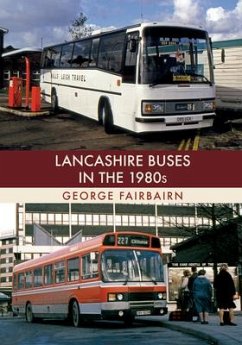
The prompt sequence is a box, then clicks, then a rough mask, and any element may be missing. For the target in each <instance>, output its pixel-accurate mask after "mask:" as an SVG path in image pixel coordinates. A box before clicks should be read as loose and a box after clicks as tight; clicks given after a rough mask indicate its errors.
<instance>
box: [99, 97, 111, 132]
mask: <svg viewBox="0 0 242 345" xmlns="http://www.w3.org/2000/svg"><path fill="white" fill-rule="evenodd" d="M101 111H102V113H101V117H102V123H103V127H104V130H105V132H106V133H107V134H112V133H114V125H113V114H112V110H111V107H110V104H109V103H108V101H106V102H104V103H103V105H102V110H101Z"/></svg>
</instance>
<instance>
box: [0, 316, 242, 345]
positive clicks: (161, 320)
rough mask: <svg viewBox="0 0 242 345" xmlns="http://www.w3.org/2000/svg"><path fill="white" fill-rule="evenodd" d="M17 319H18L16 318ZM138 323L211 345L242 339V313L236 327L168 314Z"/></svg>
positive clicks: (232, 343) (234, 344)
mask: <svg viewBox="0 0 242 345" xmlns="http://www.w3.org/2000/svg"><path fill="white" fill-rule="evenodd" d="M11 318H13V316H12V313H9V314H4V315H3V316H1V315H0V325H1V320H6V319H11ZM16 318H18V317H16ZM137 320H138V321H139V322H142V323H145V324H149V323H151V324H158V325H160V326H161V327H164V328H169V329H171V330H174V331H178V332H181V333H184V334H189V335H191V336H193V337H197V338H199V339H203V340H205V341H207V342H208V343H209V344H211V345H238V344H241V339H242V313H241V312H237V313H236V312H235V322H236V324H237V326H236V327H233V326H227V325H225V326H223V327H221V326H220V325H219V318H218V315H217V314H210V315H209V323H208V325H204V324H201V323H200V322H192V321H169V313H168V315H166V316H158V317H157V316H153V317H152V316H147V317H140V318H137Z"/></svg>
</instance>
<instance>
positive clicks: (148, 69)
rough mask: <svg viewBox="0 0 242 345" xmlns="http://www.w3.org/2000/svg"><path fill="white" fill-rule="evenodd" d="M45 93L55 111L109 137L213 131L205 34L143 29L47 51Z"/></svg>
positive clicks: (160, 27) (156, 26)
mask: <svg viewBox="0 0 242 345" xmlns="http://www.w3.org/2000/svg"><path fill="white" fill-rule="evenodd" d="M41 65H42V67H41V76H40V85H41V92H42V95H43V97H44V99H45V100H46V101H47V102H49V103H51V105H52V108H53V109H54V110H56V109H57V108H58V107H60V108H64V109H67V110H70V111H73V112H75V113H77V114H81V115H84V116H87V117H89V118H91V119H94V120H96V121H99V123H101V124H103V126H104V128H105V130H106V132H107V133H111V132H112V131H113V129H114V128H115V126H116V127H120V128H123V129H126V130H129V131H132V132H135V133H145V132H146V133H147V132H160V131H171V130H172V131H175V130H184V129H197V128H204V127H210V126H212V125H213V120H214V118H215V85H214V76H213V61H212V53H211V46H210V41H209V37H208V34H207V32H206V31H204V30H202V29H200V28H195V27H185V26H181V25H180V26H179V25H165V24H161V23H142V24H138V25H134V26H130V27H125V28H122V29H117V30H112V31H109V32H105V31H102V30H100V32H99V33H98V32H94V33H93V35H92V36H90V37H86V38H83V39H81V40H78V41H74V42H73V41H72V42H65V43H62V44H58V45H55V46H51V47H46V48H44V50H43V55H42V64H41Z"/></svg>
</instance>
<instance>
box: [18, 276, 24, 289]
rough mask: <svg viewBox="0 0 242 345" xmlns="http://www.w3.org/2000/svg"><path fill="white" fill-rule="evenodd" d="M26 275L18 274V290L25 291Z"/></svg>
mask: <svg viewBox="0 0 242 345" xmlns="http://www.w3.org/2000/svg"><path fill="white" fill-rule="evenodd" d="M24 278H25V277H24V273H19V274H18V289H23V288H24V283H25V279H24Z"/></svg>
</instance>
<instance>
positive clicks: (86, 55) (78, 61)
mask: <svg viewBox="0 0 242 345" xmlns="http://www.w3.org/2000/svg"><path fill="white" fill-rule="evenodd" d="M90 48H91V40H86V41H78V42H75V46H74V52H73V58H72V67H75V68H78V67H81V68H85V67H88V65H89V62H90Z"/></svg>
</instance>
